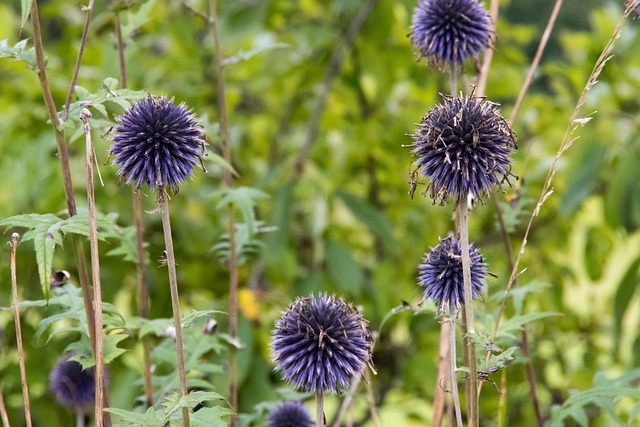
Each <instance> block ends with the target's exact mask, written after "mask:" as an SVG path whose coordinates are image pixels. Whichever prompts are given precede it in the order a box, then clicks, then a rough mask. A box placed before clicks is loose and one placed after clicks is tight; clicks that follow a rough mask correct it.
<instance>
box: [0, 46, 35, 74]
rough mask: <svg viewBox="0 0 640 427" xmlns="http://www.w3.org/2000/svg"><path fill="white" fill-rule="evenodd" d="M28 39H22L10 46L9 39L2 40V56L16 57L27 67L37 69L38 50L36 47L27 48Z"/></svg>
mask: <svg viewBox="0 0 640 427" xmlns="http://www.w3.org/2000/svg"><path fill="white" fill-rule="evenodd" d="M26 46H27V40H26V39H25V40H20V41H19V42H18V43H16V44H15V45H14V46H13V47H11V46H9V39H3V40H0V58H14V59H15V60H16V61H22V62H24V63H25V64H26V65H27V68H29V69H31V70H36V69H37V68H38V66H37V64H36V51H35V49H34V48H29V49H26Z"/></svg>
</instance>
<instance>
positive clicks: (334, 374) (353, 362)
mask: <svg viewBox="0 0 640 427" xmlns="http://www.w3.org/2000/svg"><path fill="white" fill-rule="evenodd" d="M367 326H368V322H367V321H366V320H365V319H364V318H363V317H362V315H361V314H360V313H359V312H358V311H357V310H356V309H355V308H354V307H353V306H352V305H351V304H348V303H346V302H345V301H344V300H343V299H342V298H336V297H335V296H327V295H326V294H320V295H318V297H315V296H313V295H311V296H310V297H307V298H298V299H297V300H295V301H294V302H293V303H292V304H291V305H290V306H289V308H288V309H287V310H286V311H285V312H284V313H283V315H282V318H281V319H279V320H278V321H277V322H276V329H275V331H274V332H273V337H272V344H271V345H272V349H273V361H274V363H275V364H276V370H277V371H280V372H282V377H283V378H284V379H285V381H289V382H291V383H292V384H293V386H294V387H295V388H296V389H298V390H300V391H304V392H320V393H325V392H330V391H336V392H337V391H339V390H340V389H341V388H347V387H348V386H349V384H350V383H351V381H353V379H355V378H356V377H357V376H359V375H361V373H362V371H363V369H364V368H365V366H366V365H367V364H370V361H371V339H370V335H369V332H368V330H367Z"/></svg>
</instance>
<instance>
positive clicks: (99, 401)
mask: <svg viewBox="0 0 640 427" xmlns="http://www.w3.org/2000/svg"><path fill="white" fill-rule="evenodd" d="M90 119H91V112H89V110H88V109H86V108H83V109H82V111H81V112H80V120H81V121H82V123H83V125H84V126H83V127H84V136H85V141H86V147H85V148H86V165H85V166H86V171H87V211H88V218H89V244H90V248H91V273H92V278H93V308H94V315H95V325H96V329H95V339H96V345H95V362H96V368H95V380H96V399H95V419H96V427H102V426H103V425H104V422H103V415H104V414H105V412H104V408H105V403H104V390H105V381H104V338H103V329H102V286H101V284H100V252H99V251H98V225H97V221H96V200H95V183H94V179H93V174H94V170H93V165H94V164H95V162H96V159H95V156H94V151H93V141H92V139H91V124H90Z"/></svg>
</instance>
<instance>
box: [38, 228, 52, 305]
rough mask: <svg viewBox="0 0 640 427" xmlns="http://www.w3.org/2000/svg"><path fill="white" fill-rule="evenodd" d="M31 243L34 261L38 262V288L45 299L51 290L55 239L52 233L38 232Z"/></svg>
mask: <svg viewBox="0 0 640 427" xmlns="http://www.w3.org/2000/svg"><path fill="white" fill-rule="evenodd" d="M33 245H34V247H35V250H36V262H37V264H38V275H39V276H40V288H41V290H42V295H43V296H44V299H45V300H48V299H49V297H50V296H51V295H50V290H51V283H50V279H49V277H50V275H51V268H52V265H53V252H54V250H55V240H54V238H53V236H52V235H49V234H45V233H39V234H37V235H36V236H35V239H34V241H33Z"/></svg>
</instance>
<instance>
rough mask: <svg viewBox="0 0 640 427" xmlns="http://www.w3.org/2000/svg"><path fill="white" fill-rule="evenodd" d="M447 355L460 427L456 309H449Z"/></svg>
mask: <svg viewBox="0 0 640 427" xmlns="http://www.w3.org/2000/svg"><path fill="white" fill-rule="evenodd" d="M449 347H450V349H449V354H450V356H451V357H450V359H449V360H450V363H451V394H452V395H453V408H454V410H455V413H456V424H457V426H458V427H462V410H461V409H460V394H459V393H458V379H457V375H456V373H457V370H458V367H457V357H456V309H455V307H449Z"/></svg>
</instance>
